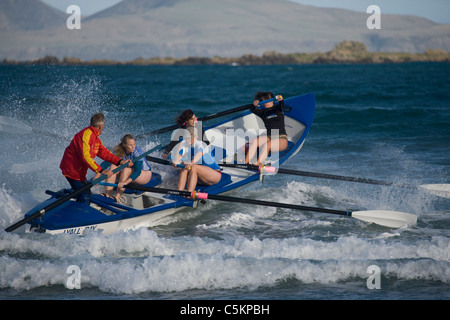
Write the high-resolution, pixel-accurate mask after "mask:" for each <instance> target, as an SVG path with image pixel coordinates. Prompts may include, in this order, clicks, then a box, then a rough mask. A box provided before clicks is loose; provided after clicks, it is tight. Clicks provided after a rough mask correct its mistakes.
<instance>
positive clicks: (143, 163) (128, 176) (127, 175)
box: [102, 134, 152, 202]
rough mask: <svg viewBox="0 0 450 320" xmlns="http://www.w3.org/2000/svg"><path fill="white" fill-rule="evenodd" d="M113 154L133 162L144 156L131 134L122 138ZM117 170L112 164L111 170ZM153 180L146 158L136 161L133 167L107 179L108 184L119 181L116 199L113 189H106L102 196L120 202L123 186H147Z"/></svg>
mask: <svg viewBox="0 0 450 320" xmlns="http://www.w3.org/2000/svg"><path fill="white" fill-rule="evenodd" d="M113 153H114V154H115V155H117V156H118V157H119V158H121V159H123V160H131V161H133V159H135V158H137V157H139V156H140V155H141V154H143V153H144V151H143V150H142V149H141V148H140V147H138V146H136V143H135V140H134V138H133V136H132V135H131V134H126V135H124V136H123V137H122V139H121V140H120V143H119V144H118V145H117V146H116V147H115V148H114V149H113ZM106 164H107V163H106ZM104 165H105V163H102V167H103V166H104ZM116 168H117V166H116V165H114V164H111V170H114V169H116ZM151 178H152V171H151V167H150V165H149V164H148V162H147V160H146V159H145V158H144V159H140V160H138V161H136V162H135V163H134V165H133V166H132V167H129V168H125V169H123V170H122V171H120V172H119V173H116V174H114V175H112V176H111V177H109V178H107V179H106V182H107V183H116V181H118V183H117V192H116V195H115V197H113V196H112V195H111V194H112V191H113V187H106V192H105V193H104V194H102V195H104V196H106V197H108V198H111V199H113V200H114V201H116V202H118V201H119V199H120V197H121V196H122V194H123V192H124V191H125V188H124V187H123V186H125V185H127V184H130V183H134V184H138V185H145V184H147V183H149V182H150V179H151Z"/></svg>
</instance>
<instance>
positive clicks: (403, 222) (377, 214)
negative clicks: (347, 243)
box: [352, 210, 417, 228]
mask: <svg viewBox="0 0 450 320" xmlns="http://www.w3.org/2000/svg"><path fill="white" fill-rule="evenodd" d="M352 217H353V218H356V219H359V220H362V221H366V222H371V223H375V224H379V225H381V226H385V227H389V228H401V227H406V226H413V225H415V224H416V223H417V216H415V215H413V214H410V213H406V212H398V211H387V210H370V211H356V212H352Z"/></svg>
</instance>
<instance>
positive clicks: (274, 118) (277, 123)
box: [245, 92, 288, 166]
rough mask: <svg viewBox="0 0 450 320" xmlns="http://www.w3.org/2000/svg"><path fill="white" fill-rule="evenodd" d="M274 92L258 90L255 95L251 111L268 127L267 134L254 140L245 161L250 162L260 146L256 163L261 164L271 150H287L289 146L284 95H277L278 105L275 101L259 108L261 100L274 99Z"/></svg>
mask: <svg viewBox="0 0 450 320" xmlns="http://www.w3.org/2000/svg"><path fill="white" fill-rule="evenodd" d="M273 98H274V95H273V93H272V92H258V93H257V94H256V95H255V98H254V101H253V106H252V107H251V108H250V111H251V112H253V113H254V114H255V115H257V116H259V117H260V118H261V119H262V121H263V122H264V125H265V127H266V130H267V133H266V135H261V136H259V137H257V138H255V139H253V140H252V141H250V146H249V149H248V152H247V156H246V157H245V163H249V162H250V160H251V159H253V157H254V156H255V154H256V151H257V150H258V148H259V157H258V159H257V161H256V162H255V163H254V165H257V166H259V165H260V164H261V163H263V162H264V160H266V158H267V157H268V155H269V151H270V152H280V151H283V150H286V148H287V146H288V136H287V133H286V129H285V127H284V110H283V109H284V101H283V97H282V96H276V100H277V101H279V103H278V104H277V105H275V103H274V102H273V101H271V102H268V103H265V104H264V106H263V107H262V108H257V106H258V104H259V103H260V102H261V101H265V100H269V99H273Z"/></svg>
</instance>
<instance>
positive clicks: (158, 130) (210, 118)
mask: <svg viewBox="0 0 450 320" xmlns="http://www.w3.org/2000/svg"><path fill="white" fill-rule="evenodd" d="M275 100H276V99H275V98H272V99H268V100H265V101H261V102H259V103H258V105H263V104H264V103H268V102H271V101H275ZM251 107H253V104H246V105H243V106H240V107H237V108H233V109H230V110H225V111H221V112H217V113H213V114H210V115H208V116H204V117H201V118H198V119H197V120H198V121H208V120H212V119H216V118H220V117H223V116H226V115H229V114H232V113H236V112H239V111H244V110H247V109H250V108H251ZM178 128H179V126H178V125H176V124H175V125H172V126H168V127H165V128H161V129H157V130H153V131H150V132H147V133H142V134H138V135H136V136H135V139H144V138H148V137H151V136H154V135H157V134H160V133H164V132H168V131H173V130H175V129H178Z"/></svg>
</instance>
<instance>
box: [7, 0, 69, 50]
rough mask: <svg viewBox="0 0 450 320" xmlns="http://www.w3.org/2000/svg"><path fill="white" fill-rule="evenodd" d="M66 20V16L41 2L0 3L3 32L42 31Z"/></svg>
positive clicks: (10, 0)
mask: <svg viewBox="0 0 450 320" xmlns="http://www.w3.org/2000/svg"><path fill="white" fill-rule="evenodd" d="M66 19H67V15H66V14H64V13H63V12H61V11H59V10H56V9H53V8H51V7H49V6H48V5H46V4H45V3H43V2H41V1H35V0H1V1H0V30H1V31H6V30H8V31H14V30H16V31H17V30H30V31H31V30H42V29H46V28H51V27H56V26H58V25H60V24H61V23H65V21H66ZM2 45H3V43H2Z"/></svg>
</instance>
